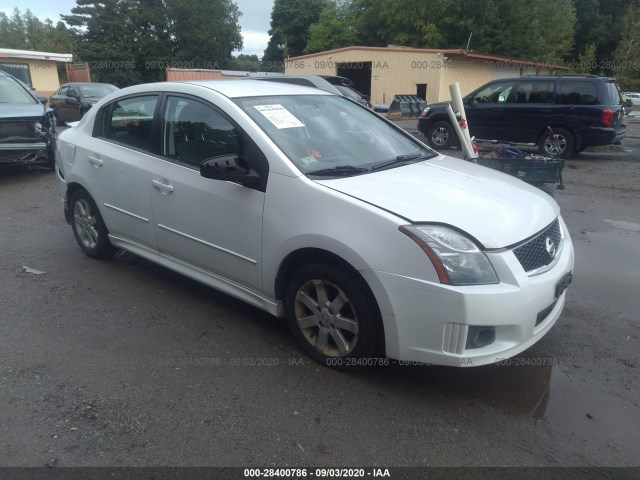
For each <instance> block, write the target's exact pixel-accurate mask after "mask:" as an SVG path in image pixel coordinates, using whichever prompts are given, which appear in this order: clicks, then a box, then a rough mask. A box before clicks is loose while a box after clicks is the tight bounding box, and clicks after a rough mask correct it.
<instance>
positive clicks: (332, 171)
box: [307, 165, 370, 177]
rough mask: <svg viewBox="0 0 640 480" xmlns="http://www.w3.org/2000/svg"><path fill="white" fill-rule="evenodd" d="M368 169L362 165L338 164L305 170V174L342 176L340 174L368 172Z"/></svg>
mask: <svg viewBox="0 0 640 480" xmlns="http://www.w3.org/2000/svg"><path fill="white" fill-rule="evenodd" d="M368 172H370V170H369V169H368V168H364V167H356V166H354V165H338V166H337V167H331V168H321V169H320V170H311V171H310V172H307V175H319V176H327V177H330V176H342V175H357V174H359V173H368Z"/></svg>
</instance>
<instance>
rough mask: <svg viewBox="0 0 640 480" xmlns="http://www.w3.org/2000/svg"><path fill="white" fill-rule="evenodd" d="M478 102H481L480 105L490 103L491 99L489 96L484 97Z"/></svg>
mask: <svg viewBox="0 0 640 480" xmlns="http://www.w3.org/2000/svg"><path fill="white" fill-rule="evenodd" d="M478 101H479V102H480V103H489V97H487V96H482V97H480V98H479V99H478Z"/></svg>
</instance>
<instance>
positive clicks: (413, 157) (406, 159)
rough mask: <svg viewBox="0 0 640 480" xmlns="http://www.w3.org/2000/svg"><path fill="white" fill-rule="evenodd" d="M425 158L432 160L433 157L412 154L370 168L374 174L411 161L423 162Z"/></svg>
mask: <svg viewBox="0 0 640 480" xmlns="http://www.w3.org/2000/svg"><path fill="white" fill-rule="evenodd" d="M427 158H433V155H430V154H427V153H412V154H410V155H398V156H397V157H396V158H394V159H393V160H386V161H384V162H380V163H378V164H376V165H374V166H373V167H371V171H372V172H374V171H376V170H382V169H383V168H387V167H391V166H393V165H396V164H399V163H405V162H411V161H413V160H424V159H427Z"/></svg>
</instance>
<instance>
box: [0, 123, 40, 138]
mask: <svg viewBox="0 0 640 480" xmlns="http://www.w3.org/2000/svg"><path fill="white" fill-rule="evenodd" d="M14 137H21V138H25V137H26V138H30V137H31V138H38V134H37V132H36V129H35V122H20V121H13V122H0V141H5V140H7V141H15V140H13V138H14Z"/></svg>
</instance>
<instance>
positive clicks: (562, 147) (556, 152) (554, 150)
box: [538, 128, 576, 158]
mask: <svg viewBox="0 0 640 480" xmlns="http://www.w3.org/2000/svg"><path fill="white" fill-rule="evenodd" d="M575 144H576V143H575V140H574V138H573V135H571V133H570V132H569V131H568V130H565V129H564V128H554V129H553V137H552V136H551V132H549V131H548V130H547V131H545V132H544V133H543V134H542V137H540V141H539V142H538V148H539V149H540V153H541V154H542V155H549V156H552V157H559V158H569V157H570V156H571V155H572V154H573V151H574V148H575Z"/></svg>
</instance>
